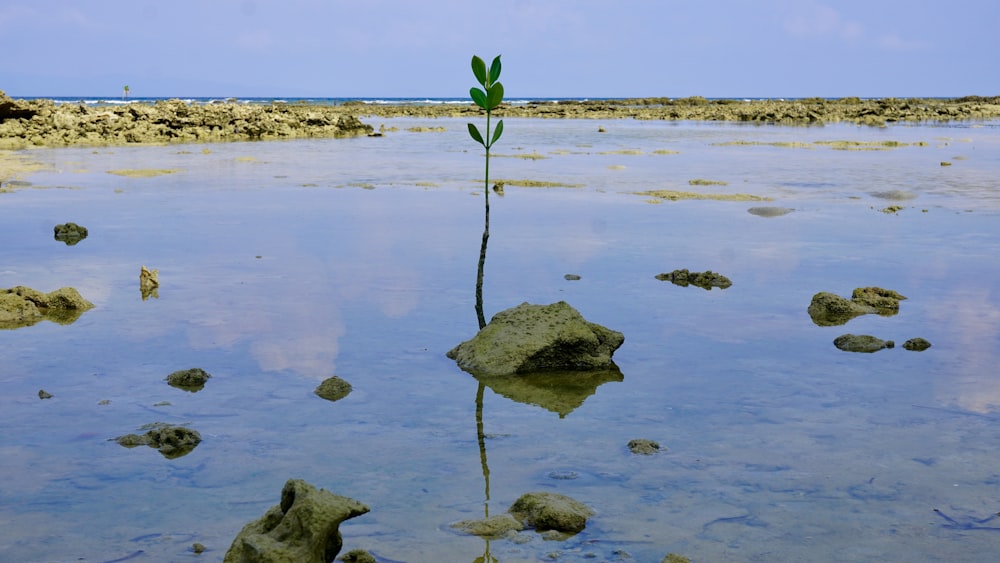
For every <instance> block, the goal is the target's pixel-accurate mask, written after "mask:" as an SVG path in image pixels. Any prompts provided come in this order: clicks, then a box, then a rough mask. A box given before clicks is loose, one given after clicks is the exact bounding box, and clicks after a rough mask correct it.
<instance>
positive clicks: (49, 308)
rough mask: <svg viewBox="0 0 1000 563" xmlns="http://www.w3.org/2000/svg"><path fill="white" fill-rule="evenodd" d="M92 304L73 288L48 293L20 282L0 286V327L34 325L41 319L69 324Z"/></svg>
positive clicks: (92, 305)
mask: <svg viewBox="0 0 1000 563" xmlns="http://www.w3.org/2000/svg"><path fill="white" fill-rule="evenodd" d="M93 307H94V304H93V303H91V302H90V301H87V300H86V299H84V298H83V297H82V296H81V295H80V293H79V292H78V291H77V290H76V289H74V288H72V287H63V288H60V289H57V290H55V291H50V292H49V293H42V292H40V291H38V290H35V289H31V288H30V287H25V286H21V285H19V286H16V287H12V288H10V289H0V329H14V328H21V327H25V326H31V325H33V324H35V323H37V322H39V321H42V320H50V321H52V322H54V323H58V324H70V323H72V322H74V321H76V320H77V319H78V318H80V315H82V314H83V313H84V312H86V311H87V310H89V309H91V308H93Z"/></svg>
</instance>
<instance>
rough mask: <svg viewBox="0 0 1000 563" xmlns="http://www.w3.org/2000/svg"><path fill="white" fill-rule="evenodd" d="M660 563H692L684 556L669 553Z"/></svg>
mask: <svg viewBox="0 0 1000 563" xmlns="http://www.w3.org/2000/svg"><path fill="white" fill-rule="evenodd" d="M660 563H691V560H690V559H688V558H687V557H684V556H683V555H678V554H676V553H668V554H667V555H666V557H664V558H663V560H662V561H660Z"/></svg>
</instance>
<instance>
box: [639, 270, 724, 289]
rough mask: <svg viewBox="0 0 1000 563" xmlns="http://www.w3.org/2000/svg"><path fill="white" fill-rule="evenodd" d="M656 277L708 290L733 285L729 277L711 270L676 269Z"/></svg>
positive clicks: (682, 285) (680, 284) (676, 283)
mask: <svg viewBox="0 0 1000 563" xmlns="http://www.w3.org/2000/svg"><path fill="white" fill-rule="evenodd" d="M656 279H658V280H660V281H669V282H670V283H672V284H674V285H679V286H681V287H687V286H689V285H693V286H697V287H700V288H702V289H706V290H711V289H712V288H713V287H718V288H720V289H726V288H727V287H729V286H731V285H733V282H732V281H731V280H730V279H729V278H727V277H726V276H724V275H722V274H717V273H715V272H713V271H711V270H708V271H705V272H689V271H688V270H687V269H682V270H674V271H673V272H669V273H665V274H657V275H656Z"/></svg>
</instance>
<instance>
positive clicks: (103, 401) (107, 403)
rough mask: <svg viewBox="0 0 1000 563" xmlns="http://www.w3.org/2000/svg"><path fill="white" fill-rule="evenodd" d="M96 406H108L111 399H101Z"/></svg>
mask: <svg viewBox="0 0 1000 563" xmlns="http://www.w3.org/2000/svg"><path fill="white" fill-rule="evenodd" d="M97 404H98V405H101V406H103V405H110V404H111V399H101V400H100V401H98V402H97Z"/></svg>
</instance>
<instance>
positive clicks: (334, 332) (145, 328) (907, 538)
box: [0, 119, 1000, 562]
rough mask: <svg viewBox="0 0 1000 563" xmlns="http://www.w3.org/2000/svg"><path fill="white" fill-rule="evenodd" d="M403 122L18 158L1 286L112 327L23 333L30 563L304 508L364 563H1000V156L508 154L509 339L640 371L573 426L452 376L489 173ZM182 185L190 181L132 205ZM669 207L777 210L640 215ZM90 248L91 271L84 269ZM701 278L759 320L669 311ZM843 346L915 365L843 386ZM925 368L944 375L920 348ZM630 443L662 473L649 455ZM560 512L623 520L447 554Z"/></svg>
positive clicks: (502, 168)
mask: <svg viewBox="0 0 1000 563" xmlns="http://www.w3.org/2000/svg"><path fill="white" fill-rule="evenodd" d="M383 123H384V124H385V125H386V126H387V127H389V128H392V127H396V128H398V129H397V130H396V131H391V130H390V131H389V132H387V133H386V135H385V136H384V137H382V138H360V139H350V140H302V141H290V142H270V143H233V144H212V145H184V146H169V147H115V148H99V149H90V148H87V149H78V148H74V149H56V150H36V151H29V152H26V153H23V154H25V155H26V156H27V157H28V158H30V159H32V160H35V161H38V162H41V163H44V164H46V165H47V166H48V168H47V169H46V170H44V171H41V172H37V173H34V174H32V175H30V176H28V177H26V178H24V179H25V180H28V181H30V182H32V186H30V187H25V188H22V189H18V190H17V191H14V192H11V193H0V216H2V221H0V287H12V286H15V285H26V286H30V287H33V288H35V289H39V290H42V291H51V290H54V289H57V288H59V287H62V286H73V287H76V288H77V289H78V290H79V291H80V293H81V294H82V295H83V296H84V297H85V298H87V299H88V300H90V301H92V302H93V303H94V304H95V305H96V306H95V308H94V309H92V310H90V311H88V312H87V313H85V314H84V315H83V316H82V317H80V319H79V320H77V321H76V322H75V323H73V324H70V325H65V326H64V325H58V324H54V323H51V322H47V321H45V322H41V323H39V324H36V325H34V326H30V327H24V328H19V329H16V330H4V331H0V385H2V388H3V391H2V392H0V428H2V433H0V477H2V479H0V530H2V531H0V560H2V561H21V562H31V561H38V562H49V561H60V562H70V561H88V562H96V561H111V560H115V559H118V558H122V557H128V556H133V558H132V559H131V560H134V561H194V560H197V561H205V562H208V561H221V560H222V557H223V555H224V553H225V551H226V549H227V548H228V546H229V544H230V543H231V541H232V539H233V537H235V535H236V533H237V532H238V531H239V529H240V528H241V527H242V526H243V525H244V524H245V523H247V522H249V521H250V520H254V519H256V518H258V517H260V516H261V515H262V514H263V513H264V512H265V511H266V510H267V509H268V508H269V507H270V506H272V505H274V504H277V502H278V500H279V494H280V491H281V487H282V485H283V484H284V482H285V481H286V480H287V479H289V478H293V477H295V478H303V479H306V480H307V481H309V482H310V483H312V484H314V485H316V486H319V487H323V488H326V489H328V490H331V491H333V492H336V493H338V494H342V495H346V496H350V497H352V498H355V499H357V500H359V501H361V502H364V503H366V504H367V505H369V506H370V507H371V509H372V510H371V512H370V513H368V514H366V515H364V516H361V517H358V518H355V519H353V520H350V521H348V522H346V523H344V524H343V525H342V526H341V532H342V533H343V536H344V551H345V552H346V551H347V550H350V549H355V548H363V549H367V550H370V551H371V552H373V553H374V554H375V555H376V556H377V557H378V558H379V560H380V561H413V562H432V561H474V560H476V559H477V558H479V557H483V555H484V552H487V551H488V552H489V553H490V554H491V555H492V556H493V557H496V558H497V559H498V560H499V561H505V562H507V561H540V560H552V559H554V560H558V561H593V560H597V561H610V560H619V559H622V558H624V557H626V556H627V555H628V556H631V557H632V558H633V559H634V560H636V561H659V560H660V559H661V558H662V557H663V556H664V555H666V554H667V553H668V552H675V553H680V554H684V555H687V556H689V557H691V558H692V560H695V561H722V560H769V561H803V560H826V561H913V560H924V561H928V560H930V561H958V560H965V561H974V560H986V559H989V558H992V557H994V556H995V553H996V549H997V546H998V545H1000V544H998V542H1000V519H997V520H995V521H986V522H983V523H977V521H978V520H981V519H985V518H987V517H988V516H990V515H991V514H995V513H996V512H998V511H1000V498H998V497H997V495H996V488H997V485H998V483H1000V469H997V468H998V466H1000V447H998V446H1000V436H998V431H997V422H998V421H1000V412H998V410H997V409H998V405H1000V379H998V376H997V365H998V363H1000V261H998V260H997V256H1000V124H997V123H995V122H988V123H979V124H972V125H970V124H958V125H945V126H935V125H910V126H903V125H897V126H892V127H889V128H884V129H874V128H858V127H855V126H827V127H823V128H799V127H759V126H738V125H733V124H691V123H661V122H634V121H624V120H623V121H606V122H596V121H545V120H516V119H510V120H507V123H506V131H505V135H504V139H503V140H502V141H501V143H499V144H498V145H497V155H498V158H496V159H494V160H493V161H492V165H491V175H492V177H493V178H496V179H504V180H507V181H508V185H507V187H506V190H505V191H506V195H505V196H504V197H503V198H500V197H498V196H495V195H494V196H492V197H491V204H492V217H491V220H492V222H491V235H492V236H491V238H490V246H489V255H488V258H487V262H486V287H485V304H486V313H487V316H490V315H492V314H493V313H496V312H498V311H500V310H502V309H506V308H508V307H512V306H515V305H517V304H520V303H522V302H525V301H527V302H531V303H551V302H554V301H558V300H566V301H568V302H569V303H570V304H572V305H573V306H574V307H576V308H577V309H578V310H580V311H581V313H583V315H584V316H585V317H587V319H588V320H591V321H593V322H598V323H601V324H603V325H605V326H608V327H610V328H613V329H615V330H619V331H621V332H623V333H624V334H625V336H626V341H625V344H624V345H623V346H622V348H621V349H619V350H618V352H617V353H616V355H615V360H616V362H617V363H618V365H619V367H620V368H621V371H622V374H623V376H624V377H623V380H622V381H610V382H606V383H604V384H602V385H600V386H598V387H596V389H594V390H593V394H591V395H590V396H589V397H586V400H585V401H583V403H582V404H580V405H578V406H576V408H573V409H572V410H570V411H569V412H565V409H563V412H561V413H560V412H556V411H557V410H559V409H553V408H551V405H546V404H545V401H535V402H540V403H542V404H541V405H538V404H533V402H532V401H530V400H526V399H524V398H523V396H522V395H518V394H517V393H516V392H511V391H510V390H509V389H501V388H494V387H485V388H484V389H480V386H479V383H478V382H477V381H476V380H475V379H474V378H472V377H471V376H470V375H468V374H466V373H464V372H462V371H461V370H459V369H458V368H457V367H456V366H455V364H454V362H452V361H451V360H449V359H447V358H446V357H445V355H444V354H445V352H446V351H447V350H449V349H450V348H451V347H453V346H454V345H456V344H458V343H459V342H461V341H463V340H466V339H468V338H471V337H472V336H473V335H474V334H475V332H476V330H477V324H476V316H475V310H474V298H473V297H474V295H473V290H474V286H475V274H476V262H477V259H478V255H479V244H480V236H481V233H482V207H483V202H482V184H481V180H479V181H478V182H477V180H476V179H477V178H481V173H482V169H481V166H482V157H481V154H480V153H479V152H478V151H476V150H475V145H474V144H473V143H472V141H471V140H469V139H467V135H466V131H465V122H464V120H462V121H459V120H449V119H437V120H418V119H390V120H382V121H373V122H372V124H373V125H375V126H376V127H378V126H379V125H380V124H383ZM413 126H424V127H444V128H445V130H444V131H443V132H411V131H408V128H410V127H413ZM598 127H604V129H605V130H606V132H603V133H599V132H598ZM827 141H852V142H857V143H868V144H860V145H858V144H856V145H852V148H854V149H872V148H874V147H875V145H872V143H883V142H885V141H896V142H898V143H899V144H901V145H903V146H897V147H894V148H884V147H882V149H881V150H839V149H838V148H836V145H830V144H825V143H824V142H827ZM657 151H660V153H658V152H657ZM664 153H666V154H664ZM525 155H533V156H542V157H544V158H523V156H525ZM942 162H950V163H951V165H950V166H943V165H942V164H941V163H942ZM152 168H158V169H174V170H176V172H175V173H173V174H169V175H162V176H156V177H149V178H132V177H123V176H118V175H113V174H108V173H107V172H108V171H109V170H118V169H152ZM699 178H700V179H707V180H713V181H719V182H726V185H714V186H705V187H701V186H690V185H689V184H688V182H689V180H692V179H699ZM523 180H533V181H545V182H557V183H560V184H563V185H571V186H576V187H554V188H530V187H518V186H516V185H513V184H514V183H515V181H523ZM654 189H657V190H659V189H669V190H684V191H702V192H714V193H727V194H735V193H745V194H755V195H759V196H766V197H770V198H773V201H770V202H765V203H755V202H745V201H690V200H682V201H665V202H662V203H657V204H654V203H651V202H650V201H649V200H650V198H649V197H647V196H641V195H635V194H634V193H633V192H637V191H645V190H654ZM759 205H771V206H781V207H786V208H791V209H794V211H793V212H791V213H789V214H787V215H783V216H779V217H761V216H757V215H754V214H751V213H748V209H749V208H751V207H754V206H759ZM890 205H899V206H902V207H903V209H902V210H900V211H899V212H898V213H895V214H892V213H884V212H881V211H880V210H881V209H884V208H886V207H888V206H890ZM66 221H73V222H76V223H79V224H82V225H84V226H86V227H88V228H89V230H90V236H89V237H88V238H87V239H85V240H84V241H82V242H80V243H79V244H78V245H76V246H65V245H63V244H62V243H59V242H57V241H54V240H53V239H52V227H53V225H55V224H57V223H63V222H66ZM141 265H146V266H148V267H150V268H157V269H159V272H160V273H159V277H160V282H161V288H160V289H159V296H158V297H156V298H150V299H148V300H143V299H142V298H141V296H140V291H139V287H138V286H139V284H138V279H137V278H138V273H139V268H140V266H141ZM676 268H688V269H691V270H697V271H702V270H713V271H716V272H721V273H723V274H725V275H726V276H728V277H730V278H731V279H732V280H733V286H732V287H731V288H729V289H726V290H724V291H720V290H718V289H715V290H712V291H705V290H702V289H699V288H695V287H687V288H684V287H679V286H674V285H671V284H669V283H667V282H661V281H658V280H656V279H655V278H654V276H655V275H656V274H658V273H661V272H669V271H671V270H674V269H676ZM565 274H577V275H579V276H581V279H580V280H579V281H567V280H565V279H564V278H563V276H564V275H565ZM870 285H876V286H880V287H885V288H891V289H895V290H896V291H899V292H900V293H902V294H903V295H906V296H907V297H908V299H907V300H906V301H903V302H902V306H901V309H900V312H899V314H898V315H895V316H889V317H882V316H874V315H869V316H863V317H859V318H856V319H854V320H852V321H850V322H849V323H848V324H847V325H845V326H839V327H821V326H817V325H815V324H813V322H812V321H811V319H810V318H809V316H808V315H807V313H806V308H807V307H808V305H809V302H810V299H811V297H812V295H813V294H815V293H817V292H819V291H830V292H834V293H837V294H840V295H845V296H849V295H850V293H851V291H852V290H853V289H854V288H855V287H862V286H870ZM848 332H852V333H856V334H873V335H876V336H878V337H880V338H884V339H892V340H895V341H896V342H897V347H896V348H894V349H891V350H883V351H880V352H877V353H874V354H856V353H848V352H842V351H840V350H838V349H836V348H835V347H834V346H833V344H832V341H833V339H834V338H835V337H837V336H839V335H841V334H844V333H848ZM913 337H923V338H926V339H928V340H929V341H931V342H932V343H933V347H932V348H930V349H929V350H927V351H925V352H910V351H906V350H903V349H902V348H901V347H899V346H898V344H901V343H902V342H903V341H905V340H907V339H909V338H913ZM190 367H201V368H203V369H205V370H206V371H208V372H209V373H211V374H212V376H213V377H212V379H211V380H210V381H209V382H208V385H207V386H206V387H205V389H204V390H202V391H200V392H198V393H187V392H184V391H180V390H177V389H174V388H172V387H169V386H168V385H166V383H165V382H164V378H165V377H166V375H167V374H169V373H171V372H173V371H176V370H180V369H187V368H190ZM334 374H336V375H338V376H340V377H341V378H343V379H346V380H347V381H349V382H350V383H351V384H352V385H353V388H354V390H353V392H352V393H351V394H350V395H349V396H348V397H347V398H345V399H343V400H341V401H338V402H336V403H331V402H328V401H324V400H322V399H320V398H318V397H317V396H315V395H314V394H313V389H314V388H315V387H316V385H317V384H318V383H319V382H320V381H322V380H323V379H325V378H327V377H329V376H331V375H334ZM39 389H45V390H46V391H48V392H50V393H52V394H53V395H54V397H53V398H52V399H48V400H39V398H38V394H37V393H38V390H39ZM480 391H482V401H481V406H482V409H481V418H478V419H477V393H478V392H480ZM509 397H512V398H509ZM102 401H109V402H107V403H106V404H100V403H101V402H102ZM163 402H168V403H169V404H163ZM547 406H548V407H549V408H547ZM157 421H162V422H168V423H173V424H185V425H187V426H189V427H191V428H193V429H196V430H197V431H199V432H200V433H201V435H202V437H203V442H202V443H201V444H200V445H199V446H198V447H197V448H196V449H195V450H194V451H193V452H191V453H190V454H188V455H186V456H184V457H180V458H177V459H173V460H168V459H166V458H164V457H162V456H161V455H160V454H159V453H157V452H156V451H155V450H153V449H151V448H145V447H140V448H135V449H126V448H123V447H121V446H119V445H118V444H116V443H115V442H113V441H109V439H111V438H114V437H116V436H120V435H122V434H127V433H131V432H136V431H138V428H139V427H140V426H142V425H144V424H147V423H151V422H157ZM480 421H481V422H482V425H483V429H484V433H485V435H486V439H485V442H484V443H485V466H484V463H483V462H484V457H483V456H481V453H483V452H482V451H481V449H480V445H479V441H478V439H477V422H480ZM634 438H648V439H652V440H656V441H658V442H659V443H660V444H661V446H662V449H661V452H660V453H659V454H657V455H653V456H638V455H633V454H631V453H630V452H629V451H628V448H627V447H626V444H627V442H628V441H629V440H631V439H634ZM484 468H485V470H484ZM536 490H545V491H554V492H558V493H562V494H566V495H569V496H572V497H574V498H576V499H578V500H580V501H582V502H584V503H586V504H587V505H589V506H591V507H593V508H594V510H595V511H596V515H595V516H594V517H593V518H592V519H591V520H590V521H589V523H588V526H587V528H586V530H585V531H584V532H582V533H580V534H578V535H575V536H573V537H571V538H569V539H565V540H545V539H543V538H542V536H540V535H538V534H536V533H535V532H532V531H525V532H523V533H521V534H519V535H517V536H516V537H513V538H507V539H500V540H493V541H490V542H489V543H487V542H486V541H484V540H482V539H480V538H476V537H470V536H464V535H461V534H458V533H455V532H454V531H453V530H452V529H451V528H450V526H449V525H450V524H451V523H453V522H456V521H459V520H464V519H472V518H481V517H482V516H483V515H484V514H485V513H486V512H487V511H488V513H489V514H499V513H502V512H504V511H505V510H506V509H507V508H508V507H509V506H510V505H511V504H512V503H513V502H514V500H515V499H516V498H517V497H518V496H520V495H521V494H523V493H525V492H529V491H536ZM935 509H937V510H939V511H940V513H939V512H935ZM942 514H943V515H946V516H947V517H948V518H945V517H944V516H942ZM194 542H199V543H202V544H204V545H205V546H207V548H208V551H207V552H205V553H203V554H201V555H199V556H195V555H194V554H193V553H192V552H191V551H190V546H191V544H192V543H194Z"/></svg>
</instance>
